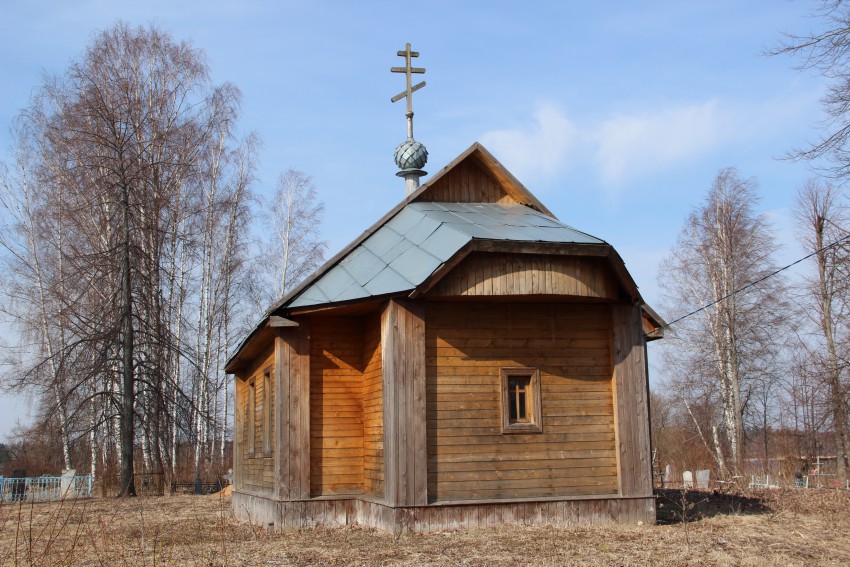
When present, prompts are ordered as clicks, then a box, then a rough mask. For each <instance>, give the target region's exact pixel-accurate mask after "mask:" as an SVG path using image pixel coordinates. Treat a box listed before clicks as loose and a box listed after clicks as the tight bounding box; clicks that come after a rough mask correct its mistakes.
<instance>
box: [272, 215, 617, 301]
mask: <svg viewBox="0 0 850 567" xmlns="http://www.w3.org/2000/svg"><path fill="white" fill-rule="evenodd" d="M473 239H481V240H511V241H517V242H563V243H570V244H605V242H604V241H602V240H600V239H598V238H594V237H593V236H590V235H588V234H585V233H583V232H580V231H578V230H576V229H574V228H572V227H569V226H567V225H565V224H562V223H560V222H558V221H557V220H556V219H554V218H552V217H550V216H547V215H545V214H543V213H540V212H537V211H535V210H534V209H532V208H530V207H527V206H525V205H515V204H490V203H486V204H479V203H430V202H415V203H410V204H408V205H407V206H405V207H404V208H403V209H401V210H400V211H399V212H398V213H396V214H395V215H394V216H393V217H392V218H391V219H389V220H388V221H387V222H386V223H384V224H383V225H382V226H381V227H380V228H378V229H377V230H376V231H375V232H374V233H372V234H371V235H369V236H368V237H367V238H366V239H365V240H363V242H361V243H360V244H359V245H357V246H355V247H354V248H353V249H352V250H351V252H349V253H348V254H347V255H346V256H345V257H344V258H343V259H342V260H341V261H340V262H339V263H337V264H336V265H334V266H333V267H331V268H330V269H329V270H327V271H325V272H324V273H319V274H316V275H315V276H314V277H315V279H314V280H313V281H312V282H308V284H307V286H306V287H304V288H303V290H302V291H300V292H297V293H296V295H295V296H294V297H293V298H290V299H289V301H286V302H285V303H284V304H283V305H285V306H287V307H306V306H312V305H321V304H324V303H336V302H339V301H348V300H352V299H358V298H362V297H370V296H375V295H385V294H390V293H397V292H403V291H411V290H413V289H415V288H416V287H417V286H418V285H420V284H421V283H423V282H424V281H425V280H426V279H428V276H430V275H431V274H433V273H434V271H435V270H437V269H438V268H439V267H440V266H442V265H443V264H444V263H445V262H446V261H448V260H449V259H450V258H451V257H452V256H454V255H455V254H456V253H457V252H458V251H459V250H460V249H461V248H463V246H465V245H466V244H467V243H469V242H470V241H471V240H473Z"/></svg>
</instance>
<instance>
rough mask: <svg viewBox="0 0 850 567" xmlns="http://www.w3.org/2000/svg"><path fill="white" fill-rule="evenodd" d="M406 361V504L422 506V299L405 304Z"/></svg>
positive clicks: (424, 482) (424, 438)
mask: <svg viewBox="0 0 850 567" xmlns="http://www.w3.org/2000/svg"><path fill="white" fill-rule="evenodd" d="M409 308H410V311H409V314H410V319H411V321H410V323H411V324H410V334H409V341H410V345H409V347H410V348H409V352H408V354H409V359H408V362H409V365H410V379H411V384H410V389H411V398H412V399H411V406H410V410H411V412H410V421H409V427H410V435H411V437H412V439H411V443H410V448H411V453H412V466H413V491H412V494H411V499H410V504H411V505H414V506H423V505H425V504H427V503H428V445H427V421H426V412H427V407H426V406H427V400H426V395H427V394H426V370H425V309H424V305H423V304H422V303H411V304H409Z"/></svg>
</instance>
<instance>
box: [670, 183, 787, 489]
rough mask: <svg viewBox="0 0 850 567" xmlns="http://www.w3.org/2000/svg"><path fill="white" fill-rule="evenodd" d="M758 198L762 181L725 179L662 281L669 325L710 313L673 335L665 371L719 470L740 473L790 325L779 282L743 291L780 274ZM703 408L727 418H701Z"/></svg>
mask: <svg viewBox="0 0 850 567" xmlns="http://www.w3.org/2000/svg"><path fill="white" fill-rule="evenodd" d="M755 191H756V183H755V181H754V180H752V179H743V178H741V176H740V175H739V174H738V172H737V171H736V170H735V169H733V168H728V169H724V170H722V171H720V173H719V174H718V175H717V177H716V178H715V180H714V183H713V184H712V186H711V189H710V190H709V192H708V195H707V197H706V200H705V202H704V203H703V205H702V206H700V207H699V208H697V209H696V210H695V211H694V212H692V213H691V214H690V215H689V216H688V219H687V220H686V222H685V226H684V227H683V229H682V232H681V233H680V235H679V239H678V242H677V244H676V246H675V247H674V248H673V250H671V252H670V254H669V255H668V256H667V257H666V258H665V260H664V261H663V263H662V265H661V268H660V274H659V283H660V284H661V287H662V290H663V293H664V299H663V303H664V306H665V307H666V311H667V312H669V313H670V315H669V316H668V317H669V319H670V320H674V319H676V318H677V317H679V316H681V315H684V314H685V313H686V312H687V311H684V310H692V309H695V308H697V307H701V306H704V305H709V306H708V307H707V308H705V309H703V310H702V311H700V312H698V313H696V314H694V315H693V316H691V317H688V318H686V319H684V320H682V321H681V322H679V323H677V324H676V325H675V326H674V327H673V328H672V330H671V332H670V333H669V334H668V338H667V339H666V340H665V341H664V342H665V345H663V346H664V349H663V351H662V358H663V361H664V373H665V375H666V376H667V377H668V380H669V382H670V386H671V388H672V389H673V390H674V391H677V392H679V399H680V401H681V403H683V404H684V405H685V407H686V409H687V411H688V413H689V414H690V415H691V417H692V418H693V420H694V423H695V425H696V426H697V430H698V432H699V436H700V439H701V440H702V442H703V443H704V444H705V445H706V448H708V449H709V450H710V451H712V453H713V454H714V456H715V460H716V463H717V466H718V468H719V469H721V470H727V469H728V470H729V471H730V472H734V473H738V472H740V470H741V466H742V464H743V458H744V425H745V422H744V420H745V413H746V412H747V411H748V404H749V402H750V395H751V393H752V388H753V386H754V384H756V383H757V382H758V383H761V385H762V386H764V384H765V383H768V384H770V383H772V382H773V380H774V378H775V362H776V356H777V354H778V347H779V344H778V343H779V337H780V336H781V334H779V333H777V330H778V329H780V326H781V325H782V324H784V323H785V321H786V319H785V318H784V317H783V315H784V313H783V311H782V310H783V299H782V293H783V286H782V282H781V280H780V279H779V278H769V279H767V280H765V281H763V282H761V283H759V284H757V285H753V286H752V287H750V288H749V289H747V290H746V291H745V292H741V293H738V290H740V289H741V288H743V287H744V286H747V285H750V284H752V283H753V282H756V281H757V280H759V279H760V278H762V277H763V276H764V275H765V274H767V273H769V272H770V271H771V270H772V269H773V266H772V265H771V263H770V256H771V254H772V253H773V251H774V250H775V249H776V245H775V244H774V241H773V236H772V234H771V232H770V229H769V226H768V224H767V221H766V219H765V217H764V216H762V215H757V214H756V212H755V210H754V208H755V205H756V204H757V202H758V198H757V195H756V192H755ZM695 406H699V407H703V408H705V407H710V408H718V410H719V411H717V412H716V413H715V414H714V415H712V416H710V418H709V419H707V420H700V419H697V416H696V414H695V413H694V412H693V411H692V408H693V407H695ZM749 409H752V408H749ZM727 456H728V462H727Z"/></svg>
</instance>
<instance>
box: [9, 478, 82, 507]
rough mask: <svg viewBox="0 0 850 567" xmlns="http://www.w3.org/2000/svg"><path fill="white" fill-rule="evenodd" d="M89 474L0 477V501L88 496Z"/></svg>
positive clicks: (41, 500) (45, 499)
mask: <svg viewBox="0 0 850 567" xmlns="http://www.w3.org/2000/svg"><path fill="white" fill-rule="evenodd" d="M91 485H92V479H91V475H90V474H89V475H85V476H37V477H28V478H2V477H0V502H19V501H23V500H27V501H34V502H44V501H49V500H62V499H65V498H90V497H91Z"/></svg>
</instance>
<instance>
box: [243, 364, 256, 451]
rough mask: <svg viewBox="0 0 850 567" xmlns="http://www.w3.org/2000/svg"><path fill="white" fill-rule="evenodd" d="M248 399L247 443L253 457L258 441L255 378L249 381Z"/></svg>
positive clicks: (246, 405)
mask: <svg viewBox="0 0 850 567" xmlns="http://www.w3.org/2000/svg"><path fill="white" fill-rule="evenodd" d="M247 385H248V394H247V397H248V399H247V400H245V422H246V423H245V425H246V426H247V427H248V431H247V433H248V435H247V437H248V438H247V440H246V443H247V444H248V456H249V457H253V456H254V455H255V453H256V450H255V446H256V442H257V383H256V380H255V379H254V378H251V379H250V380H248V382H247Z"/></svg>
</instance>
